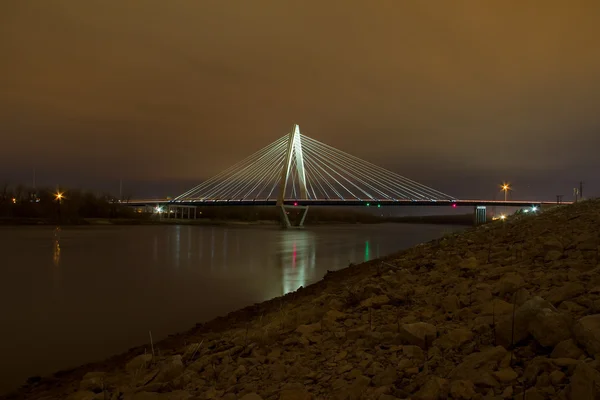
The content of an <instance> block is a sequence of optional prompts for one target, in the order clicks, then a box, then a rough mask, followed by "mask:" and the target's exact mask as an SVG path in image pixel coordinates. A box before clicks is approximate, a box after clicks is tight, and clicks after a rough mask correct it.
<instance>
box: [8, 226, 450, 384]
mask: <svg viewBox="0 0 600 400" xmlns="http://www.w3.org/2000/svg"><path fill="white" fill-rule="evenodd" d="M442 229H447V227H443V228H441V227H435V226H425V225H419V226H410V225H404V224H398V225H385V224H384V225H376V226H375V225H373V226H370V225H368V226H341V227H335V226H332V227H330V226H323V227H308V228H305V229H303V230H299V229H290V230H286V231H282V230H279V229H277V228H275V227H214V228H213V227H208V226H180V227H176V226H115V227H110V228H108V227H86V229H80V228H73V227H71V228H67V227H63V228H62V229H60V230H56V231H55V230H53V228H50V229H48V228H46V227H40V228H30V227H15V228H13V227H10V228H4V229H3V228H2V227H0V243H2V245H3V246H4V247H3V248H2V256H3V260H2V261H3V262H2V265H3V267H4V271H5V278H6V277H10V279H0V304H9V305H10V306H9V307H4V309H3V310H2V312H1V313H0V315H1V316H2V326H3V327H4V326H7V327H10V329H1V330H0V353H1V354H2V355H3V356H4V357H3V358H2V359H1V360H0V369H1V370H2V372H3V374H2V375H0V392H1V391H2V390H3V386H4V388H9V387H13V386H16V385H17V384H18V383H19V382H22V381H24V380H25V379H26V378H27V377H28V376H32V375H45V374H50V373H52V372H53V371H55V370H59V369H64V368H68V367H71V366H73V365H79V364H83V363H86V362H90V361H92V360H98V359H103V358H105V357H108V356H111V355H114V354H117V353H119V352H122V351H126V350H127V349H129V348H131V347H133V346H139V345H143V344H144V343H147V342H148V336H147V334H148V329H152V334H153V335H155V340H159V339H158V338H164V337H167V335H168V334H171V333H173V332H180V331H184V330H187V329H189V328H190V327H192V326H194V324H196V323H198V322H203V321H207V320H209V319H212V318H214V317H217V316H219V315H226V314H227V313H228V312H230V311H233V310H236V309H239V308H242V307H245V306H247V305H250V304H254V303H257V302H260V301H263V300H267V299H270V298H273V297H276V296H281V295H282V294H284V293H288V292H290V291H294V290H297V289H298V287H300V286H308V285H310V284H311V283H313V282H316V281H318V280H319V279H321V278H322V277H323V276H324V275H325V274H326V272H327V271H328V270H337V269H340V268H343V267H346V266H347V265H348V264H349V263H358V262H361V261H363V260H364V259H365V258H369V259H372V258H373V257H376V256H378V255H383V254H389V253H390V252H392V251H397V250H399V249H401V248H404V247H408V246H412V245H415V244H418V243H421V242H424V241H427V240H430V239H433V238H435V237H439V236H441V234H442ZM225 230H227V233H225ZM190 245H191V247H190ZM190 252H191V257H189V254H190ZM177 265H179V269H178V268H177ZM225 265H226V268H225ZM52 279H54V282H52ZM90 285H92V286H93V287H94V288H101V290H90V287H92V286H90ZM107 294H109V295H107ZM107 318H108V319H110V321H111V323H110V324H107V323H106V319H107ZM124 332H125V333H124ZM32 343H33V344H35V343H43V344H44V345H43V349H40V348H39V346H32ZM2 344H4V347H2ZM2 360H3V361H4V364H2ZM14 360H25V361H24V362H14Z"/></svg>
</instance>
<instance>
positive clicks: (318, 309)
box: [8, 201, 600, 400]
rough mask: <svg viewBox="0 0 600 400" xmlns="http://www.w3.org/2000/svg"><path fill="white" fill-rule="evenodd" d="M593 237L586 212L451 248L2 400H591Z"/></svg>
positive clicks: (530, 221) (597, 367) (595, 345)
mask: <svg viewBox="0 0 600 400" xmlns="http://www.w3.org/2000/svg"><path fill="white" fill-rule="evenodd" d="M599 224H600V201H586V202H581V203H578V204H575V205H573V206H565V207H557V208H554V209H552V210H549V211H547V212H545V213H543V214H541V215H539V216H529V215H523V216H519V217H515V218H511V219H508V220H507V221H505V222H497V223H493V224H488V225H484V226H481V227H479V228H476V229H471V230H469V231H466V232H464V233H460V234H453V235H449V236H446V237H444V238H442V239H440V240H436V241H433V242H431V243H427V244H424V245H420V246H417V247H414V248H412V249H409V250H407V251H404V252H401V253H398V254H395V255H392V256H389V257H386V258H384V259H381V260H375V261H372V262H368V263H365V264H361V265H356V266H351V267H349V268H346V269H344V270H341V271H337V272H332V273H329V274H327V275H326V276H325V278H324V279H323V280H322V281H320V282H318V283H316V284H314V285H311V286H309V287H307V288H304V289H301V290H298V291H297V292H295V293H291V294H288V295H286V296H284V297H281V298H277V299H274V300H271V301H268V302H265V303H261V304H257V305H254V306H252V307H248V308H245V309H243V310H240V311H237V312H234V313H231V314H229V315H228V316H226V317H223V318H218V319H216V320H213V321H211V322H209V323H207V324H203V325H198V326H197V327H196V328H194V329H192V330H190V331H189V332H186V333H183V334H179V335H174V336H172V337H170V338H168V339H166V340H164V341H162V342H160V343H154V344H150V343H149V344H148V345H146V346H143V347H140V348H137V349H132V350H131V351H130V352H128V353H126V354H123V355H120V356H117V357H113V358H112V359H109V360H106V361H104V362H102V363H96V364H90V365H87V366H83V367H81V368H78V369H75V370H73V371H67V372H63V373H59V374H57V375H56V376H54V377H51V378H46V379H43V380H41V381H38V380H36V379H33V380H31V382H30V384H29V386H27V387H25V388H23V389H22V390H21V391H20V392H19V393H16V394H15V395H13V396H12V397H8V398H11V399H12V398H15V399H16V398H19V399H21V398H32V399H41V398H53V399H54V398H71V399H120V398H124V399H192V398H193V399H231V400H233V399H244V400H250V399H260V398H262V399H310V398H313V399H319V398H322V399H329V398H339V399H360V398H365V399H382V400H389V399H395V398H414V399H443V398H456V399H477V398H484V397H485V398H507V399H508V398H514V397H516V398H519V397H518V396H522V395H523V394H525V396H524V397H525V398H526V399H545V398H569V399H588V398H590V399H591V398H595V396H597V395H596V393H600V372H599V371H600V363H599V362H598V361H596V360H595V355H596V354H600V314H598V313H600V264H599V262H600V259H599V250H600V248H599V244H600V231H599V230H598V228H597V227H598V226H599Z"/></svg>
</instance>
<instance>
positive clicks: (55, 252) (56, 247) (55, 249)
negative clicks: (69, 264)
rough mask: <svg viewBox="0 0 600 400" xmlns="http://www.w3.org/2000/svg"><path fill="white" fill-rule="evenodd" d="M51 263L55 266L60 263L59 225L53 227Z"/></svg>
mask: <svg viewBox="0 0 600 400" xmlns="http://www.w3.org/2000/svg"><path fill="white" fill-rule="evenodd" d="M52 263H53V264H54V266H55V267H58V266H59V264H60V226H57V227H56V229H54V239H53V242H52Z"/></svg>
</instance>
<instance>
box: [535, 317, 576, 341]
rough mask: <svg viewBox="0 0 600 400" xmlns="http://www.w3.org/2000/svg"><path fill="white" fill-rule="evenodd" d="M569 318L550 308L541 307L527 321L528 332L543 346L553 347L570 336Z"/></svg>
mask: <svg viewBox="0 0 600 400" xmlns="http://www.w3.org/2000/svg"><path fill="white" fill-rule="evenodd" d="M571 325H572V324H571V323H570V321H569V319H568V318H567V317H566V316H565V315H564V314H561V313H559V312H557V311H556V310H554V309H551V308H542V309H541V310H539V312H538V313H537V314H536V315H535V316H534V318H533V319H532V320H531V321H530V322H529V333H531V335H532V336H533V337H534V338H535V340H537V341H538V343H539V344H541V345H542V346H544V347H554V346H556V345H557V344H558V343H560V342H562V341H563V340H567V339H569V338H570V337H571V328H570V327H571Z"/></svg>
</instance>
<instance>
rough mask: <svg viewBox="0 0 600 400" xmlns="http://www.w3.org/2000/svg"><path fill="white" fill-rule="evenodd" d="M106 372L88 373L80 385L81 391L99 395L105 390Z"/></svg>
mask: <svg viewBox="0 0 600 400" xmlns="http://www.w3.org/2000/svg"><path fill="white" fill-rule="evenodd" d="M105 375H106V373H104V372H88V373H87V374H85V375H84V376H83V379H82V380H81V382H80V383H79V390H81V391H85V390H89V391H92V392H95V393H99V392H101V391H102V390H104V377H105Z"/></svg>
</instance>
